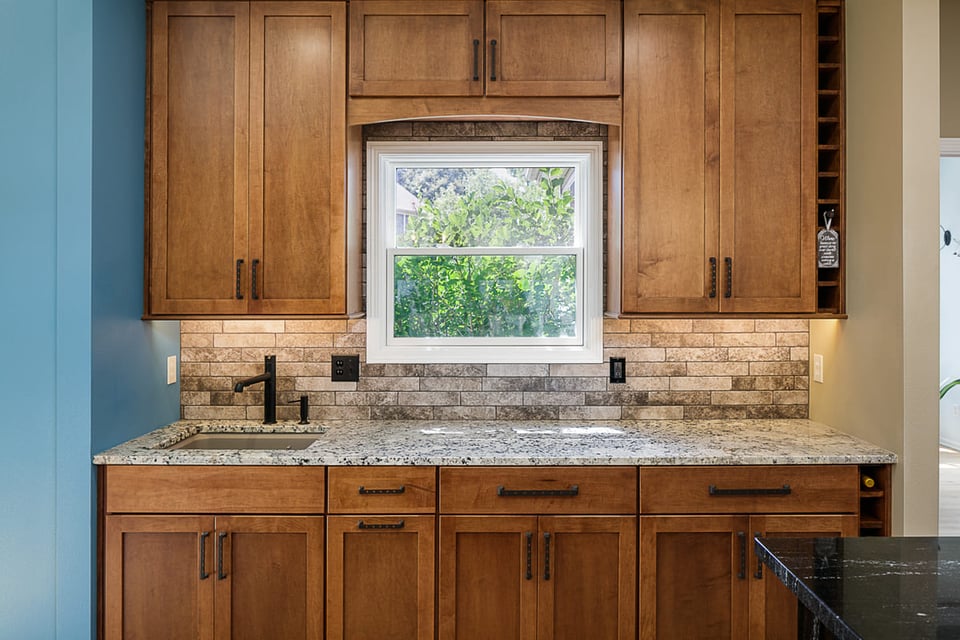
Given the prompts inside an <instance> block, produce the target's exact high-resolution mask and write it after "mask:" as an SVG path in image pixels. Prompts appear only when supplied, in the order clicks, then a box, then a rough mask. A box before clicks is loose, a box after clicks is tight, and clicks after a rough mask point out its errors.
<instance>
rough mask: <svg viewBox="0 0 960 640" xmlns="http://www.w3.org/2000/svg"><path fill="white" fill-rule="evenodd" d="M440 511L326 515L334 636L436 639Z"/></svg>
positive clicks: (340, 639) (330, 633)
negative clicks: (434, 513) (430, 513)
mask: <svg viewBox="0 0 960 640" xmlns="http://www.w3.org/2000/svg"><path fill="white" fill-rule="evenodd" d="M435 526H436V517H435V516H408V515H404V516H366V515H359V516H330V517H329V518H328V519H327V635H326V637H327V638H328V639H329V640H363V639H365V638H378V639H379V640H432V638H433V637H434V624H433V621H434V597H435V589H434V554H435V551H436V545H435V544H434V542H435V541H434V529H435Z"/></svg>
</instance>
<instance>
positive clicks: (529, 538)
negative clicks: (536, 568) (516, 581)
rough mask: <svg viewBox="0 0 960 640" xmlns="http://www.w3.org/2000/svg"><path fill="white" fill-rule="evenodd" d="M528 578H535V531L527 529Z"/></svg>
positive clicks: (526, 576)
mask: <svg viewBox="0 0 960 640" xmlns="http://www.w3.org/2000/svg"><path fill="white" fill-rule="evenodd" d="M525 535H526V536H527V573H526V575H525V576H524V577H525V578H526V579H527V580H533V533H531V532H529V531H527V533H526V534H525Z"/></svg>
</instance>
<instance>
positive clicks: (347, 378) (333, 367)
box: [330, 356, 360, 382]
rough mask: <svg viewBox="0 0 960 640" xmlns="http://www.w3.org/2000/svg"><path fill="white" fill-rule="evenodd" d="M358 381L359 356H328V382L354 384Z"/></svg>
mask: <svg viewBox="0 0 960 640" xmlns="http://www.w3.org/2000/svg"><path fill="white" fill-rule="evenodd" d="M359 379H360V356H330V380H332V381H333V382H356V381H357V380H359Z"/></svg>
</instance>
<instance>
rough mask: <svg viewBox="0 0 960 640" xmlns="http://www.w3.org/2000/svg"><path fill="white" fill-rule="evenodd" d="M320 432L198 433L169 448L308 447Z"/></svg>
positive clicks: (293, 448) (284, 448)
mask: <svg viewBox="0 0 960 640" xmlns="http://www.w3.org/2000/svg"><path fill="white" fill-rule="evenodd" d="M319 436H320V434H319V433H197V434H194V435H192V436H190V437H188V438H184V439H183V440H181V441H180V442H177V443H176V444H172V445H170V446H169V447H167V449H279V450H288V451H292V450H297V449H306V448H307V447H309V446H310V445H311V444H313V443H314V442H316V441H317V438H318V437H319Z"/></svg>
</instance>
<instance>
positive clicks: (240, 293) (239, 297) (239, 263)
mask: <svg viewBox="0 0 960 640" xmlns="http://www.w3.org/2000/svg"><path fill="white" fill-rule="evenodd" d="M242 268H243V258H241V259H239V260H237V300H243V290H242V289H241V288H240V270H241V269H242Z"/></svg>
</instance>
